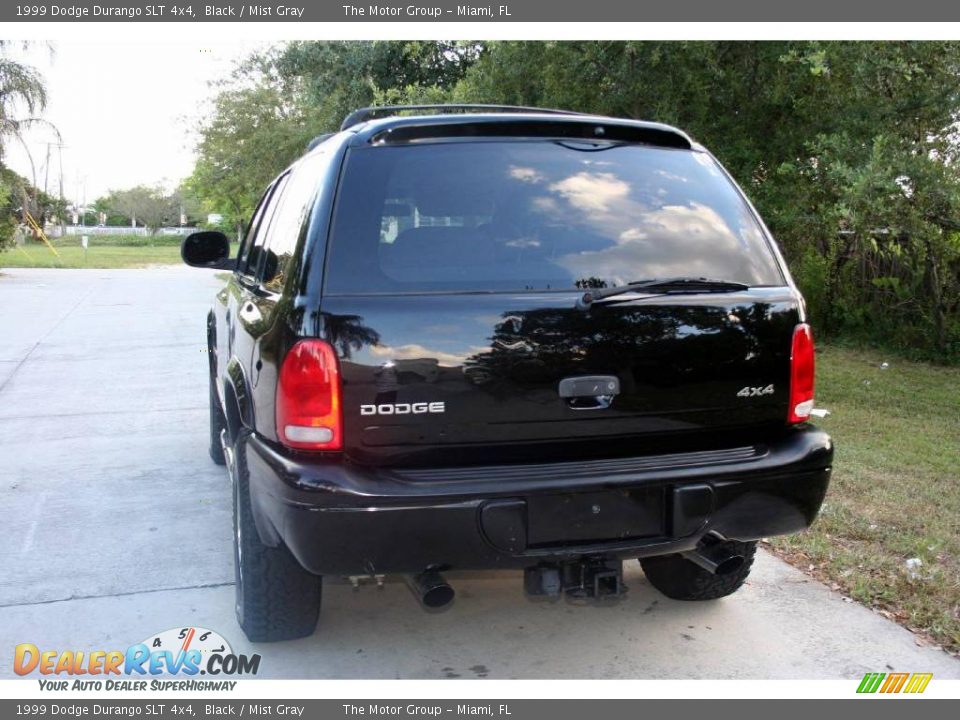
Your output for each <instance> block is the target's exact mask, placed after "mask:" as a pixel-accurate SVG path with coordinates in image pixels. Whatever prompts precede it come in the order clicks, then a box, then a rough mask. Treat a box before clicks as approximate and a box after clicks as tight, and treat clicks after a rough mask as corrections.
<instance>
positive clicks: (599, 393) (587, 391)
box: [558, 375, 620, 410]
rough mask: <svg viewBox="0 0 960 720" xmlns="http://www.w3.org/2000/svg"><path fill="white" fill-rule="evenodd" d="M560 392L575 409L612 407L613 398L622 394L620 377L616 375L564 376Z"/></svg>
mask: <svg viewBox="0 0 960 720" xmlns="http://www.w3.org/2000/svg"><path fill="white" fill-rule="evenodd" d="M558 393H559V394H560V397H561V398H563V399H564V400H566V401H567V405H568V406H569V407H571V408H573V409H574V410H602V409H603V408H607V407H610V403H612V402H613V398H614V397H616V396H617V395H619V394H620V379H619V378H618V377H617V376H616V375H582V376H580V377H569V378H564V379H563V380H561V381H560V387H559V388H558Z"/></svg>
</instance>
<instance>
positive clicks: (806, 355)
mask: <svg viewBox="0 0 960 720" xmlns="http://www.w3.org/2000/svg"><path fill="white" fill-rule="evenodd" d="M813 355H814V353H813V333H812V332H811V331H810V326H809V325H807V324H806V323H801V324H800V325H797V326H796V327H795V328H794V329H793V347H792V348H791V350H790V405H789V409H788V410H787V422H789V423H801V422H806V421H807V420H809V419H810V413H811V412H812V411H813V375H814V365H815V361H814V357H813Z"/></svg>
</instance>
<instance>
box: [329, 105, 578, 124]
mask: <svg viewBox="0 0 960 720" xmlns="http://www.w3.org/2000/svg"><path fill="white" fill-rule="evenodd" d="M414 110H429V111H432V112H434V113H437V114H440V115H442V114H444V113H451V114H452V113H458V112H481V113H494V112H496V113H501V112H503V113H510V112H518V113H519V112H527V113H544V114H548V115H585V114H586V113H580V112H574V111H573V110H556V109H553V108H539V107H528V106H525V105H484V104H450V105H376V106H373V107H365V108H360V109H359V110H354V111H353V112H352V113H350V114H349V115H347V117H345V118H344V120H343V123H342V124H341V125H340V129H341V130H346V129H347V128H351V127H353V126H354V125H359V124H360V123H362V122H366V121H367V120H372V119H374V118H377V117H382V116H384V115H396V114H398V113H401V112H409V111H414Z"/></svg>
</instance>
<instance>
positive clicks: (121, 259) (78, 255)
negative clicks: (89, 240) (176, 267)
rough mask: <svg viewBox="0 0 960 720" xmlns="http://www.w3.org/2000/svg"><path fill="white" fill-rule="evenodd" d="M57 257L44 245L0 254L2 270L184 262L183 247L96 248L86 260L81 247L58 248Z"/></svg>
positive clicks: (129, 265) (91, 250)
mask: <svg viewBox="0 0 960 720" xmlns="http://www.w3.org/2000/svg"><path fill="white" fill-rule="evenodd" d="M57 252H58V253H60V257H59V258H58V257H56V256H55V255H54V254H53V253H52V252H50V250H49V249H48V248H47V247H46V246H44V245H30V246H28V247H25V248H24V249H23V252H21V251H20V250H17V249H12V250H7V251H5V252H3V253H0V267H8V268H17V267H56V268H135V267H144V266H146V265H156V264H160V265H173V264H176V263H179V262H181V260H180V247H179V246H177V245H158V246H154V247H127V246H123V245H108V246H99V247H98V246H96V245H94V246H93V247H91V248H90V249H89V250H87V255H86V257H84V253H83V248H81V247H73V246H66V247H57Z"/></svg>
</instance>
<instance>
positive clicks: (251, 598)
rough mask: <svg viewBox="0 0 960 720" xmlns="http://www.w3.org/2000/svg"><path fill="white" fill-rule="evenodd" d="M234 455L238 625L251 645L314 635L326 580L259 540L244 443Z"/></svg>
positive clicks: (288, 555)
mask: <svg viewBox="0 0 960 720" xmlns="http://www.w3.org/2000/svg"><path fill="white" fill-rule="evenodd" d="M234 455H235V460H234V470H233V472H232V475H233V531H234V534H233V541H234V543H233V545H234V567H235V570H236V593H237V594H236V611H237V622H239V623H240V627H241V628H242V629H243V632H244V634H246V636H247V638H248V639H249V640H250V641H252V642H274V641H277V640H293V639H294V638H301V637H307V636H309V635H312V634H313V631H314V630H315V629H316V626H317V618H318V616H319V613H320V599H321V594H320V593H321V589H322V578H320V577H319V576H317V575H313V574H312V573H309V572H307V571H306V570H304V569H303V567H302V566H301V565H300V563H299V562H297V560H296V558H294V557H293V555H291V554H290V551H289V550H287V548H286V547H284V546H283V545H278V546H277V547H269V546H267V545H264V544H263V543H262V542H261V541H260V536H259V535H258V533H257V528H256V525H255V524H254V520H253V511H252V510H251V507H250V476H249V473H248V471H247V464H246V460H245V458H244V448H243V443H242V441H241V442H238V443H237V445H236V450H235V453H234Z"/></svg>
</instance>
